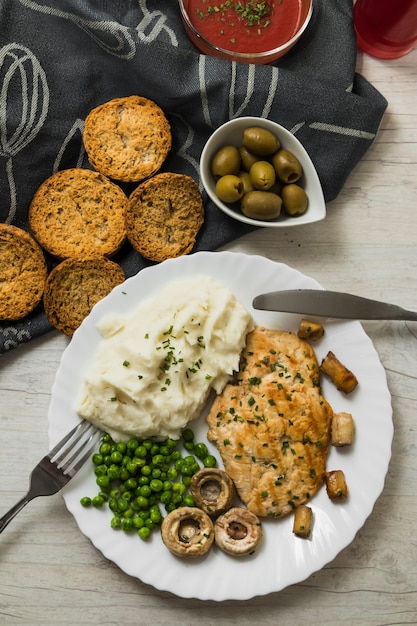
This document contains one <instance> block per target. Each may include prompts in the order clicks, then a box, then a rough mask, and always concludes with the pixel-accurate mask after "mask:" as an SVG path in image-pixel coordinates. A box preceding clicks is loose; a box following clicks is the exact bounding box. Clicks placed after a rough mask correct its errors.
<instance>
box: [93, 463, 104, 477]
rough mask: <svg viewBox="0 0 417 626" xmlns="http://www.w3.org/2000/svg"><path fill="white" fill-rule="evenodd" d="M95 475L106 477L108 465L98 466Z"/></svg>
mask: <svg viewBox="0 0 417 626" xmlns="http://www.w3.org/2000/svg"><path fill="white" fill-rule="evenodd" d="M94 474H95V475H96V476H105V475H106V474H107V465H97V466H96V467H95V468H94Z"/></svg>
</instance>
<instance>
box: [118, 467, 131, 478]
mask: <svg viewBox="0 0 417 626" xmlns="http://www.w3.org/2000/svg"><path fill="white" fill-rule="evenodd" d="M129 477H130V474H129V472H128V471H127V469H126V468H123V469H122V470H121V471H120V480H123V481H125V480H127V479H128V478H129Z"/></svg>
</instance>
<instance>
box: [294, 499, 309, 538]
mask: <svg viewBox="0 0 417 626" xmlns="http://www.w3.org/2000/svg"><path fill="white" fill-rule="evenodd" d="M312 521H313V511H312V510H311V509H310V507H309V506H306V505H305V504H301V505H300V506H298V507H297V508H296V509H295V514H294V522H293V529H292V531H293V533H294V535H297V537H302V538H303V539H307V538H308V537H309V536H310V534H311V526H312Z"/></svg>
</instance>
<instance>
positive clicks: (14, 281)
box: [0, 224, 47, 321]
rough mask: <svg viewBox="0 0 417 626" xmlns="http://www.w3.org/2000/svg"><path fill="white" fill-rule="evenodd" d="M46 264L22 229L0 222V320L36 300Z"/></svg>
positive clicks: (16, 315) (19, 312)
mask: <svg viewBox="0 0 417 626" xmlns="http://www.w3.org/2000/svg"><path fill="white" fill-rule="evenodd" d="M46 275H47V268H46V263H45V259H44V256H43V253H42V250H41V248H40V247H39V246H38V244H37V243H36V241H35V240H34V239H33V237H31V236H30V235H29V234H28V233H27V232H26V231H24V230H22V229H21V228H18V227H17V226H11V225H9V224H0V320H8V321H14V320H19V319H21V318H22V317H25V316H26V315H28V314H29V313H30V312H31V311H33V309H34V308H35V307H36V306H37V305H38V304H39V302H40V301H41V298H42V294H43V291H44V286H45V280H46Z"/></svg>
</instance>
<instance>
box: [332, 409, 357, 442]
mask: <svg viewBox="0 0 417 626" xmlns="http://www.w3.org/2000/svg"><path fill="white" fill-rule="evenodd" d="M354 432H355V424H354V421H353V417H352V415H351V413H346V412H345V411H342V412H340V413H335V414H334V415H333V417H332V445H333V446H336V447H342V446H350V445H352V443H353V437H354Z"/></svg>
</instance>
